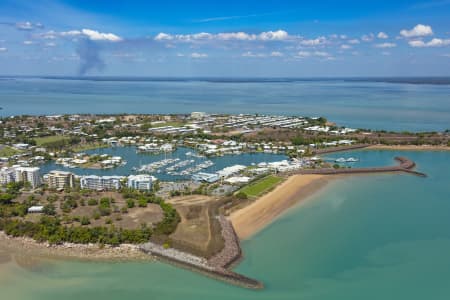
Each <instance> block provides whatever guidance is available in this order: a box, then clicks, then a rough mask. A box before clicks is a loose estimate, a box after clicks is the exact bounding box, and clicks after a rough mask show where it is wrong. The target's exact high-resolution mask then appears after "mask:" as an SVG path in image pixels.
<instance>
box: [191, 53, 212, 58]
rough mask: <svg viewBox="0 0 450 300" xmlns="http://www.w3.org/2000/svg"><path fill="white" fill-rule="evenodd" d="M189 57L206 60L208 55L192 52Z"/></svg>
mask: <svg viewBox="0 0 450 300" xmlns="http://www.w3.org/2000/svg"><path fill="white" fill-rule="evenodd" d="M191 57H192V58H206V57H208V54H206V53H198V52H194V53H192V54H191Z"/></svg>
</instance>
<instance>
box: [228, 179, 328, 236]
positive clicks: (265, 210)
mask: <svg viewBox="0 0 450 300" xmlns="http://www.w3.org/2000/svg"><path fill="white" fill-rule="evenodd" d="M333 177H335V176H333ZM330 179H332V177H330V176H329V175H315V174H314V175H292V176H290V177H289V178H288V179H287V180H286V181H284V182H283V183H281V184H280V185H278V186H277V187H276V188H275V189H274V190H273V191H271V192H269V193H268V194H266V195H263V196H262V197H260V198H258V199H257V200H255V201H254V202H253V203H251V204H249V205H248V206H246V207H244V208H242V209H239V210H237V211H235V212H233V213H232V214H231V215H230V216H229V217H228V219H229V220H230V221H231V223H232V224H233V227H234V229H235V231H236V234H237V235H238V237H239V238H240V239H241V240H243V239H248V238H250V237H251V236H252V235H254V234H256V233H257V232H259V231H260V230H262V229H263V228H264V227H266V226H267V225H269V224H270V223H272V222H273V221H274V220H275V219H277V218H278V217H279V216H280V215H282V214H283V213H284V212H286V211H287V210H288V209H289V208H291V207H293V206H294V205H296V204H298V203H300V202H303V201H304V200H305V199H306V198H308V197H309V196H311V195H312V194H314V193H315V192H317V191H319V190H320V189H321V188H323V187H325V186H326V184H327V183H328V182H329V181H330Z"/></svg>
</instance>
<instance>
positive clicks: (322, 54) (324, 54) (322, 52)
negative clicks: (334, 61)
mask: <svg viewBox="0 0 450 300" xmlns="http://www.w3.org/2000/svg"><path fill="white" fill-rule="evenodd" d="M313 55H314V56H318V57H330V56H331V55H330V54H329V53H328V52H324V51H315V52H314V53H313Z"/></svg>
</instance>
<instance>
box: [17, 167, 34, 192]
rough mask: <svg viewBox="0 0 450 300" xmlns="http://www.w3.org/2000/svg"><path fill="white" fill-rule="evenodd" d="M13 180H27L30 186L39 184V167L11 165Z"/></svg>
mask: <svg viewBox="0 0 450 300" xmlns="http://www.w3.org/2000/svg"><path fill="white" fill-rule="evenodd" d="M13 169H14V181H15V182H21V181H23V182H28V183H30V185H31V187H32V188H36V187H38V186H39V185H41V177H40V173H39V172H40V169H39V168H38V167H13Z"/></svg>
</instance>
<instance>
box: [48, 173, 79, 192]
mask: <svg viewBox="0 0 450 300" xmlns="http://www.w3.org/2000/svg"><path fill="white" fill-rule="evenodd" d="M47 184H48V187H49V188H53V189H57V190H62V189H64V188H66V187H70V188H72V187H74V185H75V175H74V174H73V173H71V172H65V171H51V172H50V173H49V174H48V176H47Z"/></svg>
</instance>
